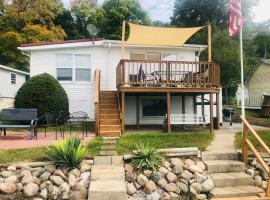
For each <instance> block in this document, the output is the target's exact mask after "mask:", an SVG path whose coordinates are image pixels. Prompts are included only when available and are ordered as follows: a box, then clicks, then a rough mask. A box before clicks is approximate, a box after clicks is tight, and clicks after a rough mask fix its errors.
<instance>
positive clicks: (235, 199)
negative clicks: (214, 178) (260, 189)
mask: <svg viewBox="0 0 270 200" xmlns="http://www.w3.org/2000/svg"><path fill="white" fill-rule="evenodd" d="M211 200H270V198H267V197H258V196H249V197H225V198H213V199H211Z"/></svg>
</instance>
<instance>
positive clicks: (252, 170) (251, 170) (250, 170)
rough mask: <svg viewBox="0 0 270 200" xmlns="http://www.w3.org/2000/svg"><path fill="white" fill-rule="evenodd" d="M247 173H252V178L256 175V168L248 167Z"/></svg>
mask: <svg viewBox="0 0 270 200" xmlns="http://www.w3.org/2000/svg"><path fill="white" fill-rule="evenodd" d="M247 174H248V175H250V176H251V177H252V178H254V176H255V170H254V169H252V168H249V169H247Z"/></svg>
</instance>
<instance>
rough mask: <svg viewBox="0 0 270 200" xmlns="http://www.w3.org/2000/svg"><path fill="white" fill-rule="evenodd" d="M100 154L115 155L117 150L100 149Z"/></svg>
mask: <svg viewBox="0 0 270 200" xmlns="http://www.w3.org/2000/svg"><path fill="white" fill-rule="evenodd" d="M99 155H100V156H117V152H116V151H115V150H106V151H100V153H99Z"/></svg>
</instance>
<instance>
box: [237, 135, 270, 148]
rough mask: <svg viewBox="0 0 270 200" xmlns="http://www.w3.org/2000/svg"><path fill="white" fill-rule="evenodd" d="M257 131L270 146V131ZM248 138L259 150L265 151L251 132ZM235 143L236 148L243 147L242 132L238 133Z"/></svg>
mask: <svg viewBox="0 0 270 200" xmlns="http://www.w3.org/2000/svg"><path fill="white" fill-rule="evenodd" d="M257 133H258V134H259V135H260V137H261V138H262V140H263V141H264V142H265V143H266V145H267V146H268V147H270V132H269V131H258V132H257ZM248 139H249V140H250V141H251V142H252V144H253V145H254V146H255V147H256V148H257V149H258V150H259V151H263V148H262V147H261V146H260V144H259V142H258V141H257V140H256V139H255V138H254V136H253V135H252V134H251V133H249V134H248ZM234 144H235V147H236V148H238V149H241V148H242V132H238V133H236V135H235V141H234Z"/></svg>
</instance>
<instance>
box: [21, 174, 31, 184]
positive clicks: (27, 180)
mask: <svg viewBox="0 0 270 200" xmlns="http://www.w3.org/2000/svg"><path fill="white" fill-rule="evenodd" d="M32 182H34V177H33V176H32V175H30V176H24V177H23V178H22V184H24V185H25V184H28V183H32Z"/></svg>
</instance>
